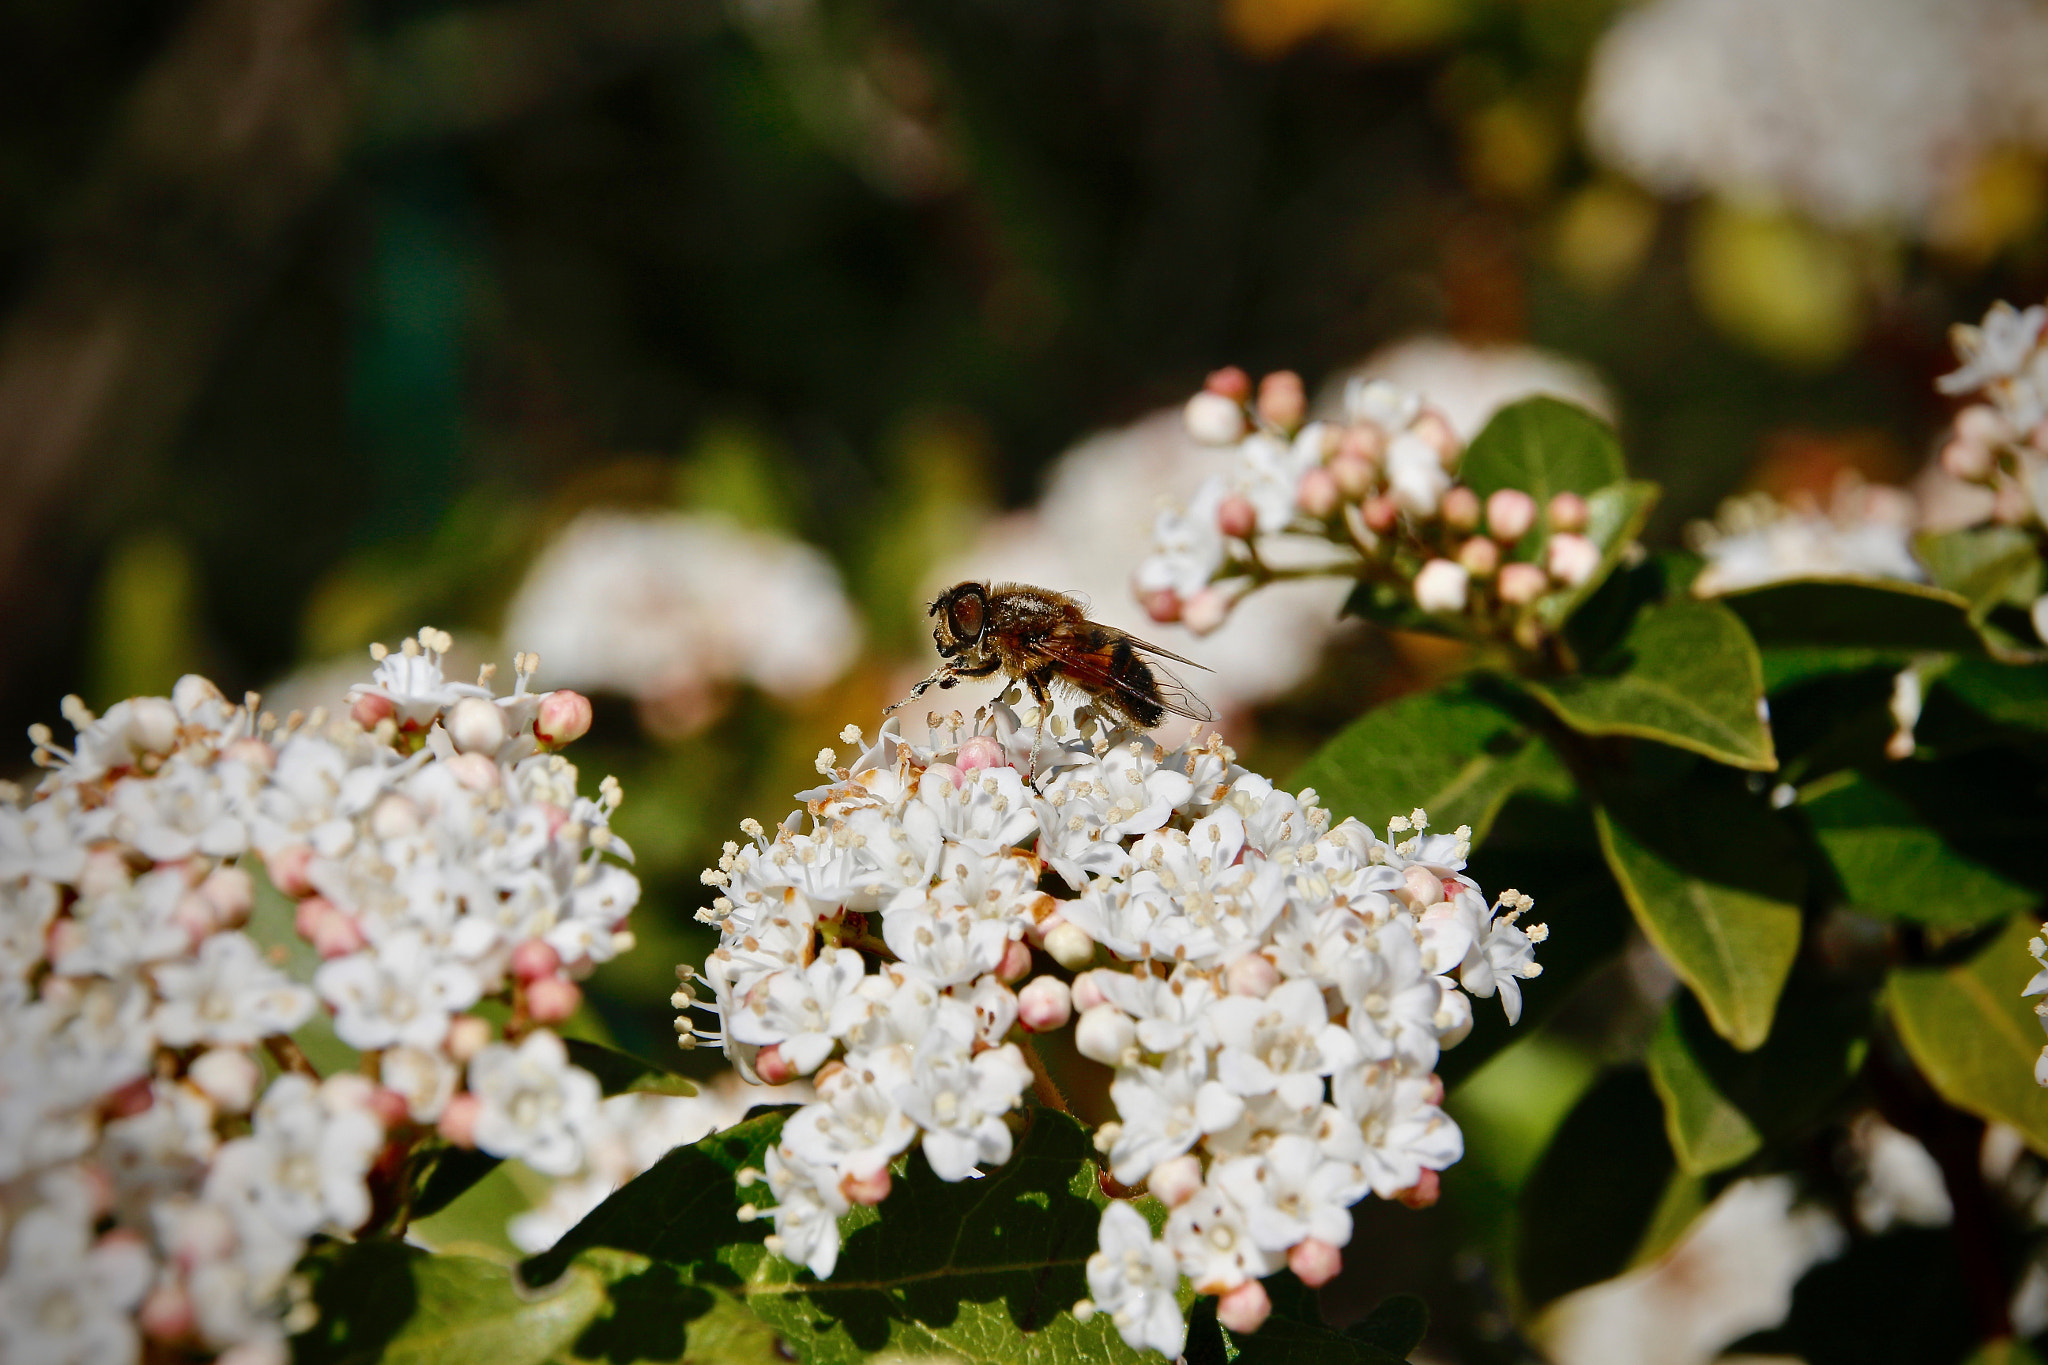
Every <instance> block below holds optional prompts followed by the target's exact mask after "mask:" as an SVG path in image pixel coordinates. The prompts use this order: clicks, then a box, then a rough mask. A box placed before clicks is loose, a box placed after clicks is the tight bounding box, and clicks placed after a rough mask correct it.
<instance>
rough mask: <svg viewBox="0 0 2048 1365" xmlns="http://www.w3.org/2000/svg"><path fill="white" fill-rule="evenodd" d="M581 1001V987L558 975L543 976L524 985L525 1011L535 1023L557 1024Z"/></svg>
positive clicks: (572, 1011)
mask: <svg viewBox="0 0 2048 1365" xmlns="http://www.w3.org/2000/svg"><path fill="white" fill-rule="evenodd" d="M582 1003H583V991H582V990H581V988H579V987H578V986H577V985H576V983H575V982H573V981H565V980H563V979H562V978H561V977H559V976H544V977H542V978H541V979H540V980H538V981H534V982H530V983H528V985H527V987H526V1012H527V1014H528V1015H530V1016H532V1018H533V1022H534V1023H536V1024H559V1023H561V1022H562V1021H563V1020H564V1019H567V1018H568V1017H569V1016H570V1015H572V1014H574V1013H576V1007H577V1006H578V1005H581V1004H582Z"/></svg>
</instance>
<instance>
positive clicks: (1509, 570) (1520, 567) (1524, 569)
mask: <svg viewBox="0 0 2048 1365" xmlns="http://www.w3.org/2000/svg"><path fill="white" fill-rule="evenodd" d="M1549 588H1550V575H1549V574H1546V573H1544V572H1543V570H1542V569H1540V568H1538V567H1537V566H1536V565H1534V564H1526V563H1522V562H1520V561H1517V562H1515V563H1513V564H1504V565H1502V566H1501V571H1500V600H1501V601H1503V602H1506V603H1508V604H1509V605H1511V606H1521V605H1523V604H1524V603H1527V602H1534V601H1535V600H1536V599H1537V598H1539V597H1541V596H1543V594H1544V593H1545V592H1546V591H1548V590H1549Z"/></svg>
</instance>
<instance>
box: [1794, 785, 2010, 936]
mask: <svg viewBox="0 0 2048 1365" xmlns="http://www.w3.org/2000/svg"><path fill="white" fill-rule="evenodd" d="M1915 766H1918V765H1915ZM1904 776H1905V777H1906V779H1907V780H1908V782H1910V779H1911V776H1912V773H1911V772H1910V771H1908V772H1907V773H1906V774H1904ZM1800 808H1801V809H1802V810H1803V811H1805V813H1806V816H1807V819H1808V820H1809V821H1811V822H1812V825H1813V832H1814V837H1815V838H1816V839H1818V840H1819V842H1820V846H1821V848H1822V849H1823V850H1824V851H1825V852H1826V854H1827V858H1828V862H1829V864H1830V865H1831V866H1832V867H1833V869H1834V873H1835V878H1836V880H1837V881H1839V882H1840V883H1841V886H1842V892H1843V894H1844V895H1845V896H1846V897H1847V899H1848V901H1849V903H1850V904H1851V905H1854V906H1856V907H1857V908H1858V909H1860V910H1864V911H1867V912H1868V913H1870V914H1873V915H1877V916H1879V917H1882V918H1887V919H1903V920H1912V921H1914V922H1917V923H1920V924H1934V925H1942V926H1947V927H1961V928H1967V927H1969V926H1972V925H1978V924H1984V923H1988V922H1989V921H1991V920H1995V919H1998V918H2000V917H2002V916H2005V915H2010V914H2014V913H2016V912H2018V911H2020V910H2024V909H2026V908H2027V907H2028V906H2030V905H2032V904H2034V903H2035V902H2036V901H2038V900H2039V899H2040V893H2039V892H2038V891H2035V890H2032V889H2030V888H2028V887H2026V886H2024V885H2022V884H2020V883H2019V882H2017V881H2014V880H2012V879H2011V878H2009V877H2006V876H2002V875H2001V874H2000V873H1999V872H1998V871H1997V870H1995V869H1993V868H1991V867H1987V866H1986V865H1984V864H1983V863H1980V862H1978V861H1976V860H1975V859H1973V858H1971V857H1969V856H1968V855H1966V854H1965V853H1963V852H1961V851H1960V850H1958V849H1957V848H1955V847H1954V846H1953V845H1952V844H1951V843H1949V841H1948V840H1947V839H1946V838H1944V837H1943V835H1942V832H1941V831H1940V830H1938V829H1936V828H1934V827H1933V826H1930V825H1928V824H1927V823H1925V822H1924V820H1923V819H1922V816H1921V814H1920V813H1919V812H1918V811H1916V810H1915V809H1914V808H1913V805H1912V804H1911V803H1910V802H1909V801H1907V800H1906V798H1905V797H1903V796H1902V795H1900V794H1899V793H1898V792H1897V791H1894V790H1892V789H1890V788H1889V787H1888V786H1886V785H1885V784H1881V783H1879V782H1877V781H1874V780H1872V779H1871V778H1869V777H1863V776H1859V775H1857V774H1854V773H1844V774H1841V775H1840V777H1839V779H1830V780H1829V781H1828V782H1827V783H1826V784H1824V786H1823V789H1822V790H1821V791H1820V793H1819V794H1818V795H1815V796H1814V797H1812V798H1811V799H1808V800H1805V801H1803V802H1802V804H1801V807H1800Z"/></svg>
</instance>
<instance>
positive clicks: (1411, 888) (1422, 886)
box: [1394, 867, 1444, 910]
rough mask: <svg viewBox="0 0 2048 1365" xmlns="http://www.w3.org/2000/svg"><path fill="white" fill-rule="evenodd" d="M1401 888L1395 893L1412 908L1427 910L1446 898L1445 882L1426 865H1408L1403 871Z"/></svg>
mask: <svg viewBox="0 0 2048 1365" xmlns="http://www.w3.org/2000/svg"><path fill="white" fill-rule="evenodd" d="M1401 883H1402V885H1401V889H1400V890H1399V891H1396V892H1395V893H1394V894H1395V895H1397V896H1399V897H1400V898H1401V900H1402V901H1403V902H1404V903H1405V904H1406V905H1407V906H1408V908H1409V909H1411V910H1427V909H1428V908H1429V907H1430V906H1432V905H1435V904H1437V903H1438V902H1440V901H1441V900H1443V898H1444V884H1443V882H1442V881H1440V880H1439V879H1438V878H1437V877H1436V876H1435V875H1434V874H1433V873H1431V872H1430V870H1429V869H1428V868H1426V867H1408V868H1406V869H1404V870H1403V871H1402V873H1401Z"/></svg>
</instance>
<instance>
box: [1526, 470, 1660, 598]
mask: <svg viewBox="0 0 2048 1365" xmlns="http://www.w3.org/2000/svg"><path fill="white" fill-rule="evenodd" d="M1658 491H1659V490H1658V488H1657V485H1656V484H1653V483H1644V482H1642V481H1640V480H1635V479H1624V480H1622V481H1621V482H1620V483H1613V484H1609V485H1607V487H1605V488H1598V489H1595V490H1594V491H1593V492H1592V493H1590V494H1588V495H1587V497H1586V530H1585V535H1586V538H1587V539H1588V540H1590V541H1592V542H1593V543H1594V544H1595V545H1597V546H1599V547H1600V564H1599V566H1598V567H1597V568H1595V569H1594V570H1593V573H1592V575H1591V576H1590V577H1588V578H1587V579H1586V581H1585V582H1583V583H1581V584H1579V585H1578V586H1577V587H1576V588H1572V589H1570V590H1568V591H1566V592H1557V593H1551V594H1550V595H1549V596H1547V597H1544V598H1542V599H1541V600H1539V601H1538V602H1537V603H1536V619H1538V620H1539V621H1541V622H1543V623H1544V624H1545V625H1547V626H1549V627H1550V628H1551V629H1552V630H1556V629H1558V628H1560V627H1561V626H1563V625H1564V623H1565V622H1566V621H1568V620H1570V619H1571V618H1572V615H1573V613H1575V612H1577V611H1578V610H1579V608H1581V607H1583V606H1584V605H1585V604H1586V603H1587V602H1588V601H1590V600H1591V599H1592V598H1593V596H1594V594H1596V593H1598V592H1599V591H1600V588H1601V586H1602V585H1603V584H1604V583H1606V581H1607V579H1608V576H1609V575H1610V574H1612V573H1613V572H1614V570H1615V568H1616V566H1618V565H1619V564H1620V563H1621V561H1622V557H1623V556H1624V555H1626V554H1627V553H1628V548H1629V546H1631V545H1633V544H1635V541H1636V537H1638V536H1640V535H1641V534H1642V533H1643V524H1644V523H1645V522H1647V521H1648V520H1649V519H1650V509H1651V508H1653V507H1655V506H1656V505H1657V494H1658ZM1544 515H1545V517H1548V515H1549V513H1548V512H1547V511H1546V512H1545V514H1544ZM1540 529H1541V528H1539V530H1540ZM1535 534H1537V532H1535V531H1532V532H1530V535H1532V536H1533V535H1535ZM1526 545H1527V537H1524V540H1523V542H1522V545H1518V546H1517V549H1521V548H1523V546H1526ZM1530 553H1531V554H1532V555H1533V553H1534V549H1533V547H1530Z"/></svg>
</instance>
